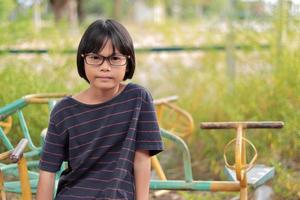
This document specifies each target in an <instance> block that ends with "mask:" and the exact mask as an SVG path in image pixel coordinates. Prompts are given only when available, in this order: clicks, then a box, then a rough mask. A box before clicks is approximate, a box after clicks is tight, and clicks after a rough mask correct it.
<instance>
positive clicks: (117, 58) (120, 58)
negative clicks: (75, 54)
mask: <svg viewBox="0 0 300 200" xmlns="http://www.w3.org/2000/svg"><path fill="white" fill-rule="evenodd" d="M81 57H83V58H84V60H85V62H86V64H89V65H97V66H100V65H102V64H103V63H104V61H105V60H108V62H109V64H110V65H111V66H114V67H119V66H123V65H126V64H127V59H128V58H130V56H124V55H121V54H113V55H110V56H107V57H105V56H101V55H99V54H95V53H88V54H81Z"/></svg>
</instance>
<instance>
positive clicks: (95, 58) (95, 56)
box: [89, 55, 100, 60]
mask: <svg viewBox="0 0 300 200" xmlns="http://www.w3.org/2000/svg"><path fill="white" fill-rule="evenodd" d="M89 57H90V59H93V60H99V59H100V57H99V56H97V55H90V56H89Z"/></svg>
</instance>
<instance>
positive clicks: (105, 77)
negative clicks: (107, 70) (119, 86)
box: [96, 76, 112, 79]
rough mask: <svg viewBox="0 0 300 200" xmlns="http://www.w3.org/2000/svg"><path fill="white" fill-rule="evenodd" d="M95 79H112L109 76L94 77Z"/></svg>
mask: <svg viewBox="0 0 300 200" xmlns="http://www.w3.org/2000/svg"><path fill="white" fill-rule="evenodd" d="M96 78H99V79H112V77H111V76H96Z"/></svg>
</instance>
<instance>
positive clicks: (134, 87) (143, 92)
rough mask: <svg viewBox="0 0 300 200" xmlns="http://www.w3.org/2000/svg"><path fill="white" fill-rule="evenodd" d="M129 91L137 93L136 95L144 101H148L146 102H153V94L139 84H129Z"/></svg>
mask: <svg viewBox="0 0 300 200" xmlns="http://www.w3.org/2000/svg"><path fill="white" fill-rule="evenodd" d="M127 91H131V92H133V93H135V94H136V95H138V96H139V97H141V98H142V100H143V101H146V102H152V101H153V98H152V95H151V92H150V91H149V90H148V89H147V88H145V87H143V86H141V85H139V84H136V83H129V84H128V86H127Z"/></svg>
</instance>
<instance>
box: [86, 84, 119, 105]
mask: <svg viewBox="0 0 300 200" xmlns="http://www.w3.org/2000/svg"><path fill="white" fill-rule="evenodd" d="M120 89H121V86H120V85H118V86H117V87H115V88H113V89H107V90H100V89H98V88H94V87H90V88H89V89H88V90H87V94H88V95H89V96H90V97H91V99H92V100H93V101H95V102H99V101H100V102H105V101H107V100H110V99H111V98H113V97H115V96H116V95H118V94H119V92H120Z"/></svg>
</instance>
